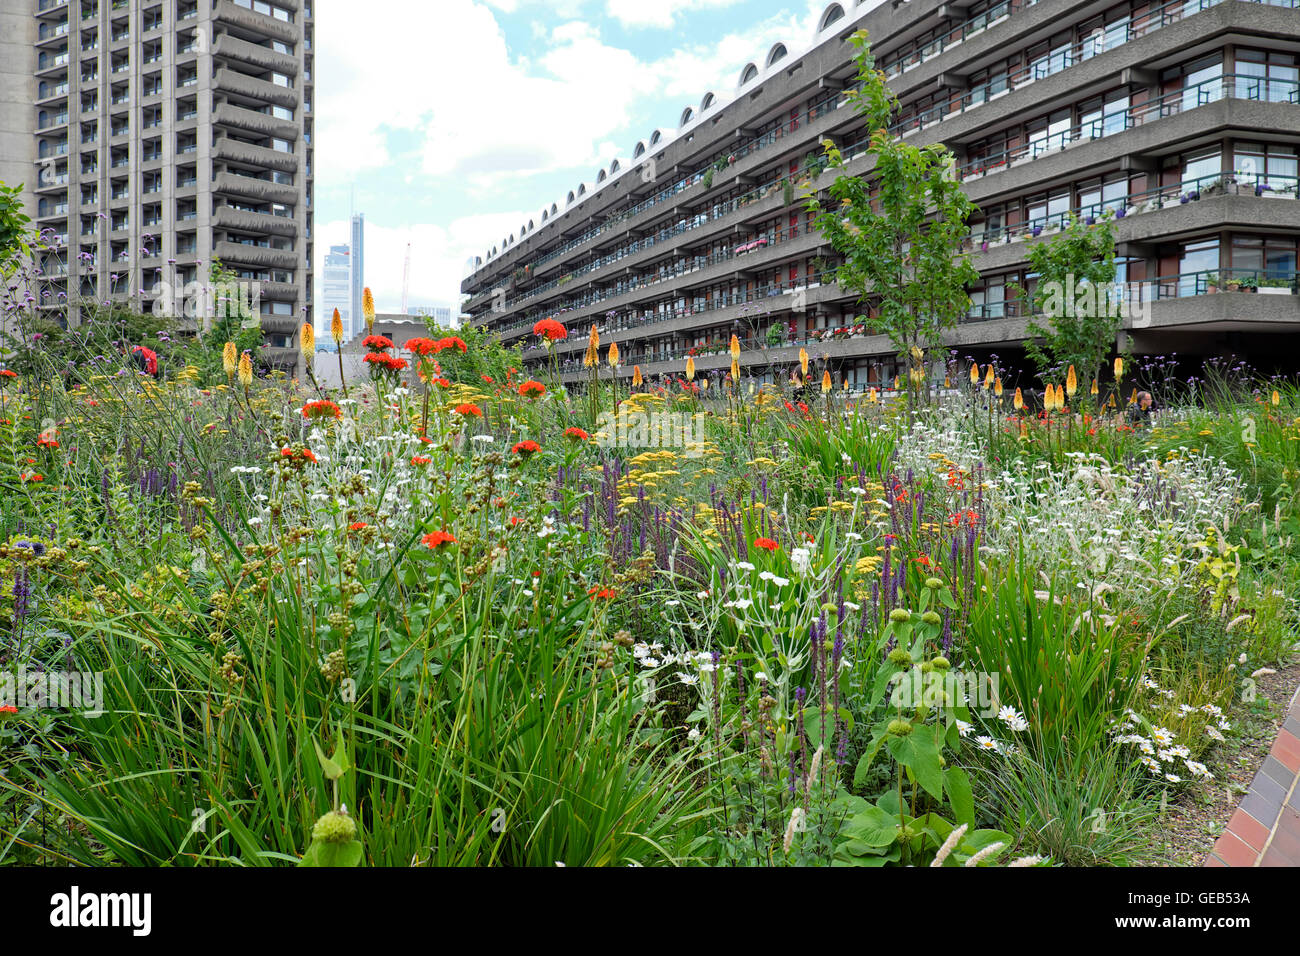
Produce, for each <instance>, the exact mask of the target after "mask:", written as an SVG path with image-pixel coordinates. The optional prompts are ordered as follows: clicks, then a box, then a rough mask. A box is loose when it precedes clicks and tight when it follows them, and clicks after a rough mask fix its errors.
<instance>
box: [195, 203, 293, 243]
mask: <svg viewBox="0 0 1300 956" xmlns="http://www.w3.org/2000/svg"><path fill="white" fill-rule="evenodd" d="M213 221H214V222H215V223H216V224H217V225H218V226H223V227H225V228H227V229H238V230H239V231H240V232H253V233H259V234H262V233H269V234H271V235H276V236H296V235H298V223H297V222H296V221H294V220H293V219H289V218H287V217H285V216H272V215H270V214H269V213H261V212H248V211H247V210H244V209H236V208H234V207H233V206H218V207H217V208H216V211H215V215H214V218H213Z"/></svg>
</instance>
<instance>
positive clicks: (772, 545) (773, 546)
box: [754, 538, 781, 551]
mask: <svg viewBox="0 0 1300 956" xmlns="http://www.w3.org/2000/svg"><path fill="white" fill-rule="evenodd" d="M754 547H756V548H762V549H763V550H764V551H776V550H777V549H778V548H779V547H781V546H780V545H779V544H777V543H776V542H775V541H773V540H772V539H771V538H756V539H755V540H754Z"/></svg>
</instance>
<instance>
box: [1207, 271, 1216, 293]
mask: <svg viewBox="0 0 1300 956" xmlns="http://www.w3.org/2000/svg"><path fill="white" fill-rule="evenodd" d="M1205 286H1206V289H1207V291H1208V292H1209V293H1210V295H1214V294H1216V293H1217V292H1218V291H1219V274H1218V273H1217V272H1211V273H1210V274H1209V275H1207V276H1206V277H1205Z"/></svg>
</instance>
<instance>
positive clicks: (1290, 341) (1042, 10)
mask: <svg viewBox="0 0 1300 956" xmlns="http://www.w3.org/2000/svg"><path fill="white" fill-rule="evenodd" d="M1298 4H1300V0H1272V2H1267V3H1260V2H1243V0H1191V2H1173V3H1155V2H1132V0H1129V2H1124V3H1118V4H1117V3H1114V2H1083V3H1079V2H1071V0H975V2H971V0H956V2H953V0H948V2H939V0H911V2H906V0H892V2H891V0H885V2H883V3H874V4H873V3H871V2H870V0H869V2H868V3H858V4H854V3H852V2H851V0H843V2H838V3H832V4H830V5H829V6H827V7H826V9H825V11H824V13H823V14H822V16H821V18H820V22H819V24H818V27H817V30H816V35H815V36H814V38H813V40H812V43H811V45H810V46H807V47H805V48H796V47H794V46H793V45H792V46H787V45H785V44H781V43H778V44H776V45H775V46H774V47H773V48H772V49H771V50H768V51H765V53H764V55H763V56H761V57H760V58H756V59H755V60H754V62H752V63H749V64H746V65H745V66H744V67H743V68H742V69H741V71H740V73H739V77H738V83H737V86H736V88H735V89H734V90H733V91H729V93H728V94H727V95H722V94H720V93H716V92H705V93H704V94H703V96H702V98H701V99H700V100H699V102H698V103H693V104H691V105H689V106H687V107H686V108H685V109H683V110H682V112H681V115H680V118H679V121H678V124H677V128H676V129H675V130H656V131H654V132H653V133H651V134H650V135H649V136H648V137H647V138H646V139H644V140H642V141H640V142H638V143H636V144H635V146H634V148H633V150H632V153H631V156H630V158H627V159H618V160H615V161H614V162H612V163H611V164H610V166H609V167H608V168H605V169H601V170H599V171H598V172H597V174H596V176H595V179H594V181H593V182H590V183H584V184H582V185H579V186H577V187H575V189H574V190H572V191H571V192H569V193H568V195H567V196H566V197H564V199H563V200H560V201H557V202H554V203H552V204H551V205H549V206H547V207H545V208H543V209H542V210H541V211H540V212H539V213H538V214H537V216H536V217H535V218H534V219H533V220H531V221H529V222H527V223H525V224H523V225H522V226H521V227H520V229H519V231H518V232H517V233H515V234H513V235H511V236H508V237H506V238H505V239H504V240H503V241H502V242H501V243H500V245H498V246H496V247H494V248H493V249H491V250H489V251H488V252H487V253H486V254H485V255H484V256H482V257H479V258H478V259H476V260H475V262H474V264H473V269H472V271H471V273H470V275H469V276H468V278H467V279H465V281H464V283H463V285H462V292H463V293H464V294H465V295H467V296H468V298H467V300H466V302H465V305H464V309H463V311H465V312H466V313H468V314H469V316H470V317H471V318H470V321H472V322H473V323H475V324H479V325H483V326H486V327H489V328H491V329H492V330H494V331H496V332H497V333H498V334H499V336H500V337H501V339H502V340H504V341H505V342H507V343H514V342H519V343H522V344H523V345H524V346H525V359H526V360H529V361H534V362H535V361H540V360H541V359H542V358H543V357H544V355H545V353H544V351H543V350H542V349H540V348H537V347H536V343H537V339H536V338H535V337H534V336H533V335H532V328H533V325H534V323H535V322H536V321H537V320H538V319H541V318H545V317H556V318H558V319H560V320H561V321H563V322H564V323H565V324H566V325H567V326H568V327H569V329H570V337H569V339H568V340H567V341H564V342H561V343H559V346H558V357H559V361H560V363H561V366H562V368H563V370H564V371H565V373H566V374H567V375H568V376H569V377H570V378H571V379H581V377H582V369H581V359H582V355H583V352H584V350H585V348H586V343H587V330H588V328H589V327H590V326H591V325H592V324H595V325H597V327H598V328H599V329H600V330H601V344H602V358H604V348H605V346H607V345H608V343H610V342H611V341H616V342H618V343H619V348H620V352H621V356H622V363H623V364H622V367H621V369H620V374H622V375H627V374H630V373H631V370H632V368H633V366H634V365H639V366H640V367H641V370H642V372H643V374H645V375H646V376H655V375H666V374H674V375H679V374H681V369H682V363H683V361H684V359H685V358H686V357H687V356H688V355H693V356H694V357H695V362H696V368H697V369H699V370H700V371H701V372H703V373H710V374H714V375H717V374H720V373H721V371H722V370H724V369H726V367H727V365H728V364H729V362H730V357H729V356H728V355H727V354H726V347H727V345H728V343H729V341H730V338H731V335H732V334H736V335H737V336H738V337H739V338H740V340H741V343H742V346H743V348H744V349H745V350H746V351H745V356H744V357H743V359H742V362H743V364H744V365H745V367H746V369H747V370H748V371H749V372H750V373H752V374H755V375H756V376H758V377H760V378H764V379H770V378H773V377H775V376H776V375H777V374H783V370H784V369H787V368H789V366H790V364H791V363H793V362H795V361H797V355H798V351H799V349H800V348H801V347H803V348H807V349H808V351H809V353H810V354H811V355H812V356H813V358H814V359H815V360H819V361H821V362H825V363H827V364H828V365H829V366H830V367H831V368H832V369H833V370H834V377H835V380H836V382H837V383H838V382H839V381H840V380H841V379H846V380H847V381H848V382H849V383H850V385H851V386H852V387H855V388H863V387H866V386H868V385H873V384H888V383H890V382H892V378H893V375H894V374H895V371H896V357H895V356H894V354H893V349H892V347H891V345H890V344H889V341H888V339H887V338H886V337H884V336H880V335H871V334H868V333H867V332H866V331H865V330H863V328H862V322H861V317H862V316H863V315H865V314H869V311H870V308H871V303H870V302H869V301H868V302H866V303H861V302H859V301H858V297H857V296H856V294H853V293H849V292H846V291H845V290H843V289H841V288H839V286H838V285H837V284H836V283H835V281H834V278H833V269H834V267H835V265H836V264H837V262H838V261H839V260H838V259H837V257H836V256H835V254H834V251H833V249H832V248H831V247H830V245H829V243H828V242H826V241H825V240H824V239H823V237H822V236H821V235H820V234H819V233H818V232H817V231H816V230H815V229H814V228H812V217H811V216H810V215H809V213H808V212H807V211H806V209H805V207H804V203H803V201H802V199H801V196H803V195H805V194H806V193H807V192H809V191H820V192H823V193H824V191H825V190H826V189H827V187H829V185H830V183H831V182H832V180H833V177H834V175H836V174H835V172H834V171H829V172H823V171H822V168H821V167H822V163H821V162H820V160H819V157H821V155H822V146H821V143H822V141H823V140H826V139H830V140H832V141H833V142H834V143H835V144H836V145H837V146H838V147H839V149H840V150H841V151H842V153H843V155H844V156H845V158H846V159H848V167H847V170H846V172H847V173H849V174H852V175H866V174H869V173H870V171H871V168H872V163H873V158H872V156H871V155H870V153H869V151H868V135H869V131H868V130H867V129H866V128H865V126H864V122H863V120H862V118H861V116H860V115H859V114H857V113H856V112H855V111H854V110H853V108H852V106H851V104H850V102H849V100H848V97H847V92H848V91H849V90H850V89H851V88H852V86H853V85H854V84H855V83H856V79H857V78H856V65H855V63H854V61H853V52H854V48H853V46H852V44H850V43H848V42H847V39H848V37H849V36H850V35H851V34H852V33H853V32H854V31H856V30H858V29H861V28H864V27H865V28H866V29H867V30H868V31H869V33H870V38H871V43H872V52H873V53H874V55H875V57H876V62H877V66H878V67H879V68H880V69H882V70H883V71H884V73H885V75H886V77H887V78H888V81H889V83H890V86H891V88H892V89H893V90H894V91H895V92H896V93H897V95H898V97H899V101H900V105H901V109H900V111H899V113H898V114H897V116H896V121H895V123H894V128H893V132H894V133H895V134H896V135H898V136H902V137H906V138H907V139H908V140H909V141H910V142H912V143H915V144H917V145H925V144H930V143H936V142H942V143H944V144H946V145H947V146H948V147H949V148H950V149H951V150H952V151H953V152H954V154H955V155H956V161H957V175H958V176H959V177H960V180H961V182H962V184H963V188H964V190H965V191H966V192H967V194H968V195H969V196H970V198H971V199H972V200H973V201H974V202H975V203H976V204H977V206H978V207H979V212H978V213H977V214H976V215H975V216H974V217H973V218H972V220H971V231H970V235H969V238H968V239H967V241H966V244H965V249H964V251H965V252H966V253H968V254H969V255H970V258H971V262H972V263H973V264H974V266H975V267H976V269H977V270H978V271H979V273H980V279H979V281H978V282H976V283H974V284H973V285H972V286H971V287H970V288H969V292H970V295H971V300H972V305H971V308H970V312H969V314H968V315H967V316H966V317H965V320H964V321H962V322H961V323H960V324H959V325H958V327H957V328H956V329H954V330H952V331H951V332H950V333H949V338H948V344H949V345H950V346H951V347H952V348H954V349H958V350H960V351H961V352H963V353H969V354H981V353H982V354H988V353H989V352H992V351H997V352H1004V353H1006V352H1011V351H1013V350H1015V349H1017V348H1019V347H1020V346H1021V345H1022V344H1023V342H1024V338H1025V327H1026V319H1027V316H1026V307H1025V301H1024V299H1023V298H1017V297H1016V296H1015V295H1013V292H1012V290H1013V289H1014V288H1015V287H1016V286H1023V287H1028V288H1032V286H1033V283H1032V277H1031V276H1030V275H1029V274H1028V263H1027V257H1026V251H1027V249H1028V248H1029V246H1030V244H1031V243H1034V242H1037V241H1041V240H1042V239H1044V238H1046V237H1048V236H1050V235H1052V234H1053V233H1055V232H1056V231H1058V230H1059V229H1060V228H1061V227H1062V226H1063V225H1064V224H1065V223H1066V222H1067V221H1068V217H1069V216H1070V214H1071V213H1074V214H1077V215H1079V216H1080V217H1081V218H1083V219H1085V220H1087V219H1088V218H1090V217H1092V218H1095V217H1099V216H1101V215H1103V214H1104V213H1105V212H1106V211H1107V210H1113V211H1114V214H1115V216H1116V217H1118V218H1117V223H1116V224H1117V234H1118V255H1119V259H1118V265H1119V276H1118V278H1119V279H1120V281H1123V282H1126V283H1129V284H1130V287H1131V288H1132V287H1134V285H1135V284H1139V283H1140V286H1137V288H1138V289H1139V291H1138V293H1137V295H1138V296H1139V297H1140V300H1135V301H1134V303H1133V304H1134V306H1135V307H1134V308H1132V309H1131V312H1132V313H1133V314H1132V315H1131V316H1130V317H1128V318H1126V319H1125V320H1124V331H1123V332H1122V333H1121V339H1122V341H1120V342H1117V343H1116V345H1117V347H1126V348H1130V349H1132V350H1133V351H1135V352H1139V353H1142V352H1146V353H1155V352H1168V351H1177V352H1179V353H1182V354H1188V353H1201V354H1227V353H1234V354H1244V353H1250V354H1257V355H1261V356H1263V357H1264V358H1266V359H1267V358H1270V357H1274V358H1275V357H1278V356H1279V355H1285V354H1287V352H1286V350H1289V351H1290V354H1291V355H1292V357H1294V355H1295V354H1296V350H1295V343H1296V342H1297V341H1300V339H1297V338H1296V333H1297V332H1298V331H1300V295H1297V294H1296V292H1297V289H1296V258H1297V251H1298V250H1297V243H1300V202H1297V201H1296V200H1297V183H1298V180H1297V176H1298V175H1300V169H1297V148H1298V147H1300V73H1298V71H1297V64H1298V63H1300V59H1298V58H1300V10H1298V9H1297V5H1298ZM1256 290H1257V291H1256ZM1138 304H1140V305H1141V306H1143V307H1142V308H1137V307H1136V306H1137V305H1138ZM1279 350H1281V351H1279ZM605 374H606V375H608V374H609V372H608V370H606V372H605ZM818 374H820V371H819V373H818Z"/></svg>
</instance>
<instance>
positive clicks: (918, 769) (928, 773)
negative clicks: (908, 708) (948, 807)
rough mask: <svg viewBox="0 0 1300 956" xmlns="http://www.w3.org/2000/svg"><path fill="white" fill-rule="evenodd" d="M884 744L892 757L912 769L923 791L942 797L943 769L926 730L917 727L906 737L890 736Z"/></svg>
mask: <svg viewBox="0 0 1300 956" xmlns="http://www.w3.org/2000/svg"><path fill="white" fill-rule="evenodd" d="M886 746H888V747H889V752H890V753H891V754H893V755H894V759H895V760H897V761H898V762H899V763H901V764H902V765H903V766H905V767H907V768H908V769H909V770H911V771H912V774H913V775H914V776H915V777H916V782H917V783H919V784H920V785H921V786H922V787H923V788H924V789H925V792H926V793H928V794H930V796H932V797H934V798H935V799H936V800H942V799H943V769H942V766H941V764H940V763H939V748H937V747H936V746H935V745H934V738H933V737H932V736H930V733H929V731H928V730H926V729H924V728H922V727H918V728H917V729H916V730H915V731H913V732H912V733H910V734H908V735H907V736H906V737H890V738H889V740H888V742H887V744H886Z"/></svg>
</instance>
